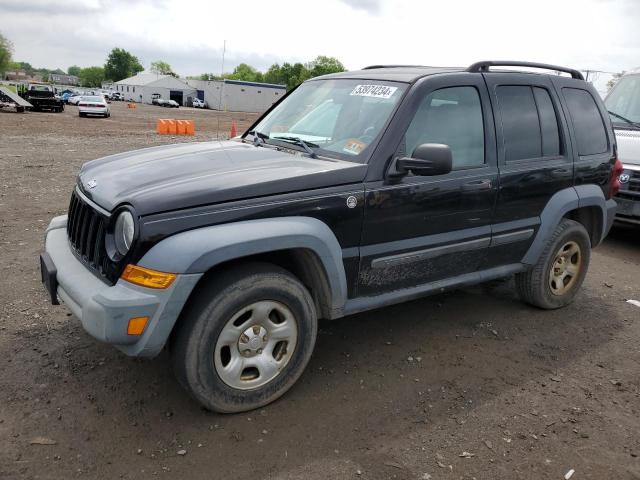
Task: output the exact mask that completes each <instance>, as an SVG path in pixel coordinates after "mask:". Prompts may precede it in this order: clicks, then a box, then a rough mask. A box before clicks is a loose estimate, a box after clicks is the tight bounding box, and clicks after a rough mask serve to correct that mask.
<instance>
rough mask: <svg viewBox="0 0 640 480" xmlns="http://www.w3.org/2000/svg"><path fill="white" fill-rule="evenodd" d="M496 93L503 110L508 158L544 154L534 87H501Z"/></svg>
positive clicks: (522, 157) (521, 158)
mask: <svg viewBox="0 0 640 480" xmlns="http://www.w3.org/2000/svg"><path fill="white" fill-rule="evenodd" d="M496 96H497V97H498V104H499V106H500V112H501V113H502V133H503V136H504V148H505V157H506V160H507V161H510V160H523V159H526V158H537V157H541V156H542V155H541V152H542V148H541V146H542V138H541V135H540V122H539V120H538V111H537V110H536V102H535V101H534V99H533V92H532V91H531V87H528V86H502V87H498V89H497V91H496Z"/></svg>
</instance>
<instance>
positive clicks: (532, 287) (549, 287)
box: [515, 219, 591, 310]
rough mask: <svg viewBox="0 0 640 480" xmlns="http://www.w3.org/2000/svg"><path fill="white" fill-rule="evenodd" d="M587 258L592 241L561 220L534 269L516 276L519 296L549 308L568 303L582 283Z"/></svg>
mask: <svg viewBox="0 0 640 480" xmlns="http://www.w3.org/2000/svg"><path fill="white" fill-rule="evenodd" d="M590 258H591V241H590V239H589V235H588V234H587V231H586V230H585V228H584V227H583V226H582V224H580V223H578V222H576V221H573V220H569V219H563V220H562V221H561V222H560V224H559V225H558V227H557V228H556V230H555V232H554V233H553V235H552V236H551V239H550V241H549V243H548V244H547V246H546V247H545V249H544V250H543V252H542V254H541V255H540V258H539V259H538V262H537V263H536V264H535V265H534V266H533V268H532V269H531V270H529V271H528V272H523V273H519V274H517V275H516V278H515V280H516V288H517V290H518V293H519V295H520V298H522V300H524V301H525V302H527V303H529V304H531V305H534V306H536V307H539V308H544V309H549V310H550V309H555V308H560V307H564V306H565V305H568V304H569V303H571V302H572V301H573V299H574V297H575V296H576V294H577V293H578V290H579V289H580V287H581V286H582V282H583V281H584V278H585V276H586V275H587V269H588V268H589V260H590Z"/></svg>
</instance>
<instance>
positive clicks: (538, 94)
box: [533, 87, 562, 157]
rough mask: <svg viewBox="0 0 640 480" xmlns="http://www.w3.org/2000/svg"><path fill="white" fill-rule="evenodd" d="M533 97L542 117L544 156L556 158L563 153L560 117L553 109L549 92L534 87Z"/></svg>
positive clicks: (541, 128)
mask: <svg viewBox="0 0 640 480" xmlns="http://www.w3.org/2000/svg"><path fill="white" fill-rule="evenodd" d="M533 96H534V98H535V100H536V105H537V106H538V114H539V115H540V130H541V131H542V156H543V157H556V156H558V155H560V154H561V153H562V151H561V149H560V133H559V130H558V117H556V111H555V109H554V108H553V103H552V102H551V97H550V96H549V92H548V91H547V90H546V89H544V88H540V87H533Z"/></svg>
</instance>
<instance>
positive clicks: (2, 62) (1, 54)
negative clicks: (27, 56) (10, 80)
mask: <svg viewBox="0 0 640 480" xmlns="http://www.w3.org/2000/svg"><path fill="white" fill-rule="evenodd" d="M12 54H13V44H12V43H11V41H9V39H8V38H6V37H5V36H4V35H2V34H1V33H0V72H2V73H4V72H6V71H7V69H8V67H9V64H10V63H11V55H12Z"/></svg>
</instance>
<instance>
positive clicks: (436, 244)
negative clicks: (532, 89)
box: [358, 73, 498, 296]
mask: <svg viewBox="0 0 640 480" xmlns="http://www.w3.org/2000/svg"><path fill="white" fill-rule="evenodd" d="M415 88H417V89H419V91H418V92H415V93H414V95H419V98H417V99H414V100H413V101H414V103H415V107H414V109H413V112H412V114H411V115H408V116H407V120H406V121H407V128H406V130H405V134H404V135H403V137H402V138H400V139H398V148H397V151H396V156H411V154H412V152H413V151H414V149H415V148H416V147H417V146H418V145H420V144H424V143H442V144H446V145H448V146H449V147H450V148H451V150H452V154H453V170H452V171H451V172H450V173H448V174H445V175H437V176H416V175H411V174H409V175H407V176H405V177H403V178H401V179H400V180H398V181H396V182H394V183H390V182H389V179H387V180H386V181H380V182H367V183H366V184H365V214H364V224H363V234H362V242H361V261H360V276H359V283H358V296H369V295H377V294H381V293H385V292H388V291H392V290H399V289H404V288H411V287H415V286H418V285H421V284H425V283H430V282H434V281H437V280H441V279H445V278H450V277H454V276H458V275H461V274H465V273H470V272H473V271H475V270H476V269H477V268H478V267H479V266H480V265H481V263H482V262H483V260H484V258H485V255H486V252H487V249H488V246H489V243H490V238H491V221H492V211H493V207H494V202H495V196H496V191H497V190H496V189H497V185H496V180H497V174H498V172H497V166H496V155H495V136H494V135H495V133H494V129H493V118H492V113H491V105H490V102H489V99H488V95H487V91H486V87H485V84H484V82H483V80H482V77H481V75H480V74H477V75H476V74H471V73H464V74H459V75H452V76H446V77H442V78H439V79H438V78H433V79H427V80H425V81H424V82H423V84H422V85H421V86H417V87H415ZM409 101H412V100H409Z"/></svg>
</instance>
